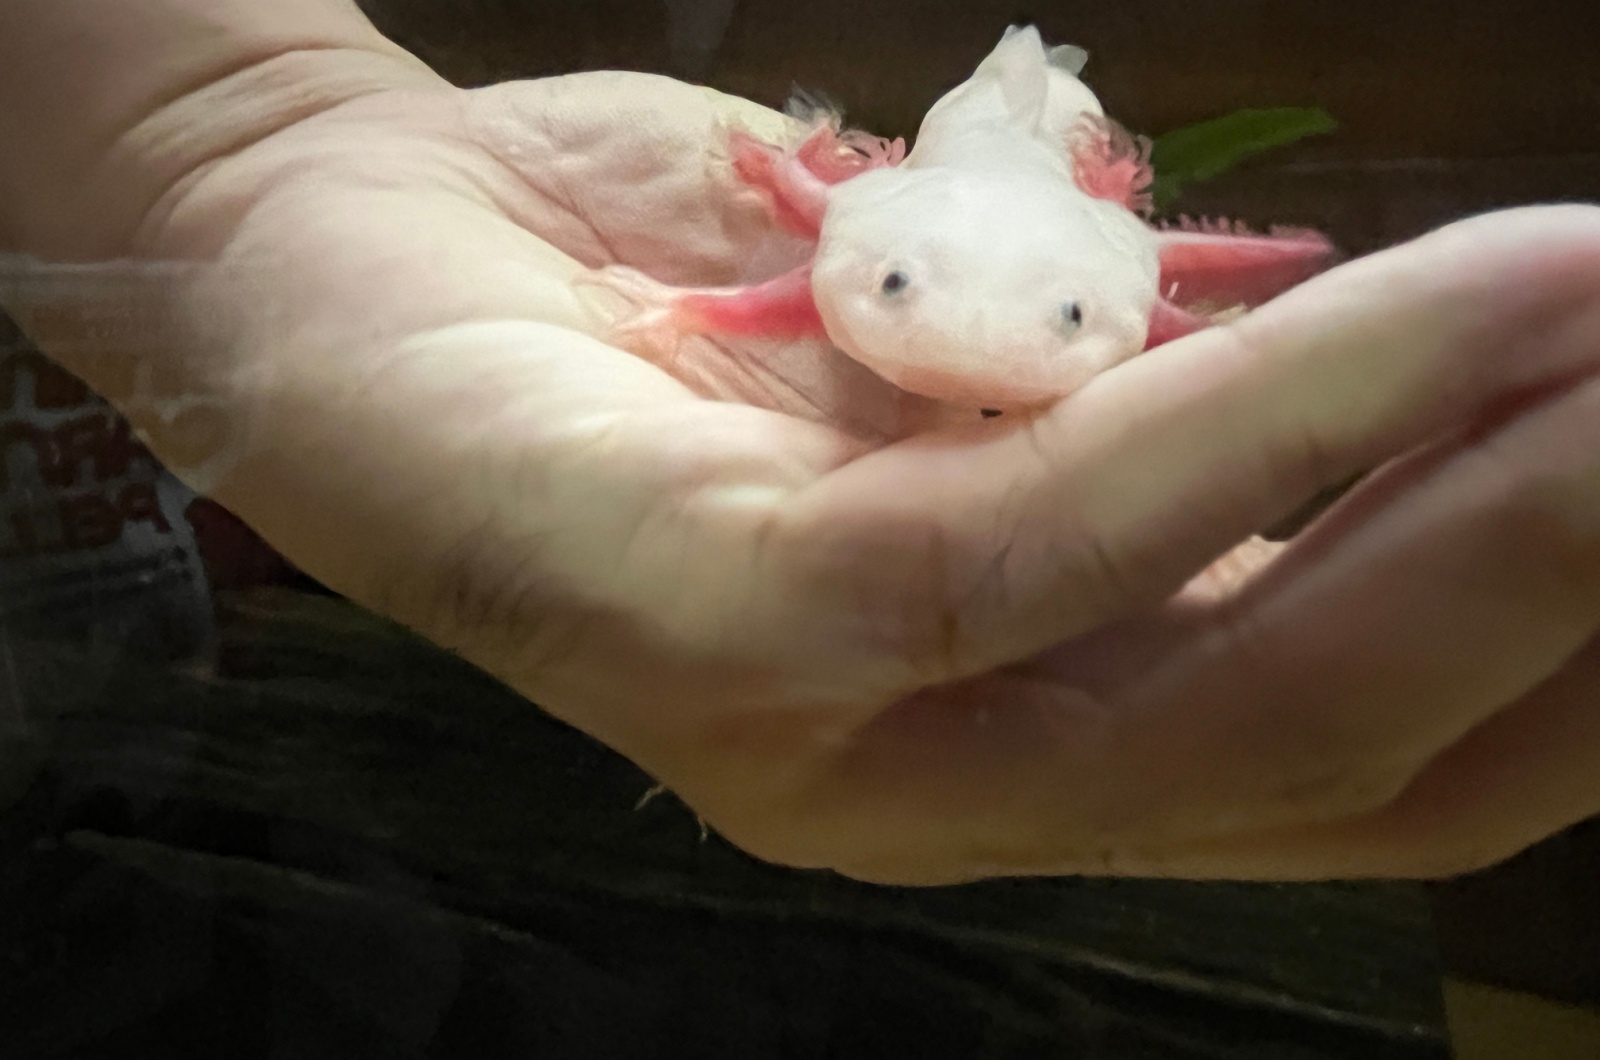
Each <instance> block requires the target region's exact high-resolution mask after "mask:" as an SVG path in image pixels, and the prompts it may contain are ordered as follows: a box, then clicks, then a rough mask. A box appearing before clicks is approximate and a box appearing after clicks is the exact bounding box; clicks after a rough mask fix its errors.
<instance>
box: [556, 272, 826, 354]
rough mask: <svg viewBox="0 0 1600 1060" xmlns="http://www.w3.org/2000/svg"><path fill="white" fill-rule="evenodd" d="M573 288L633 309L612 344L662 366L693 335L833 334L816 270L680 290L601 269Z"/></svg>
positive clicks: (614, 330)
mask: <svg viewBox="0 0 1600 1060" xmlns="http://www.w3.org/2000/svg"><path fill="white" fill-rule="evenodd" d="M573 283H574V286H575V287H577V288H578V290H579V292H580V297H582V293H583V292H584V291H585V290H586V289H587V290H588V291H598V292H604V293H607V294H610V295H613V296H616V297H618V298H620V299H621V300H622V301H623V303H624V304H625V305H626V306H627V307H628V308H627V309H625V310H623V311H622V312H621V313H620V315H616V316H615V317H614V322H613V323H612V324H611V326H610V328H609V329H608V332H607V334H606V335H605V338H606V339H607V341H609V342H611V343H612V344H614V345H616V346H619V347H621V348H622V349H625V350H627V351H628V352H629V353H632V354H635V355H636V356H639V357H643V358H645V359H646V360H648V361H650V362H651V363H653V364H656V365H660V366H666V365H669V364H670V363H671V362H672V360H673V358H674V357H675V356H676V354H677V351H678V344H679V343H680V342H681V341H682V340H683V339H684V338H685V337H687V336H690V335H703V336H707V337H719V338H733V337H739V336H742V337H746V338H761V339H800V338H808V337H814V336H823V335H825V334H826V333H825V331H824V329H823V325H822V318H821V317H820V316H819V315H818V314H817V307H816V303H815V302H814V301H813V300H812V296H811V267H810V265H809V264H808V265H804V266H801V267H800V268H797V269H794V270H792V271H790V272H786V273H784V274H782V275H781V276H776V277H774V278H772V279H770V280H766V281H764V282H761V283H755V284H749V285H746V286H742V287H673V286H671V285H670V284H665V283H662V282H660V281H659V280H655V279H652V278H651V277H649V276H646V275H645V274H644V273H642V272H640V271H638V270H637V269H631V268H628V267H626V266H622V265H608V266H605V267H604V268H600V269H596V270H594V271H592V272H589V273H587V274H583V275H580V276H579V277H578V278H577V279H575V280H574V281H573ZM601 312H605V311H604V310H603V309H602V310H601Z"/></svg>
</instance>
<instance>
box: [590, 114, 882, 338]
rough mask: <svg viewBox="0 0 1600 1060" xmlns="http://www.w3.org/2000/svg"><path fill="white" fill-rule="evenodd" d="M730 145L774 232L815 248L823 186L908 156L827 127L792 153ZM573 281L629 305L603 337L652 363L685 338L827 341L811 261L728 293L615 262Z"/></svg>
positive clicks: (743, 140) (742, 139) (748, 142)
mask: <svg viewBox="0 0 1600 1060" xmlns="http://www.w3.org/2000/svg"><path fill="white" fill-rule="evenodd" d="M729 148H730V155H731V158H732V162H733V166H732V168H733V172H734V174H735V175H736V176H737V177H738V179H739V180H740V181H741V182H742V183H743V184H744V185H746V186H747V187H749V188H752V189H754V190H755V191H757V192H759V193H760V194H761V195H762V197H763V198H764V199H765V201H766V203H767V207H768V209H769V211H770V212H771V214H772V217H773V220H774V221H775V222H776V224H777V225H778V227H780V228H782V229H784V230H785V231H787V232H790V233H791V234H794V235H798V236H800V237H802V238H805V239H807V240H810V241H812V242H813V243H814V242H815V241H816V239H817V238H818V235H819V234H820V232H821V228H822V217H823V214H824V213H825V212H826V210H827V200H828V189H829V187H831V186H832V185H834V184H837V183H839V182H841V181H844V180H848V179H849V178H850V177H852V176H855V175H857V174H859V173H863V172H866V171H867V170H869V169H875V168H877V167H879V166H884V165H898V164H899V162H900V160H901V159H902V158H904V156H905V144H904V142H903V141H901V140H896V141H894V142H892V143H890V142H887V141H883V140H880V139H878V138H876V137H871V136H868V135H866V134H863V133H857V132H848V131H847V132H840V131H839V130H838V129H837V127H836V126H835V125H834V124H832V123H831V122H825V123H823V124H821V125H820V126H819V127H818V128H817V129H815V130H814V131H813V132H812V133H811V134H810V135H809V136H807V137H806V138H805V139H804V140H803V141H801V143H800V144H799V145H798V146H797V147H794V148H792V149H789V150H785V149H783V148H780V147H777V146H775V145H772V144H768V143H765V142H763V141H761V140H758V139H757V138H755V137H753V136H750V135H749V134H747V133H743V132H733V133H731V134H730V135H729ZM579 283H580V284H582V285H585V286H589V287H594V288H600V289H604V290H607V291H610V292H611V293H613V294H615V295H618V296H620V297H621V298H623V299H624V300H625V301H626V302H627V303H628V304H629V305H630V307H631V311H630V312H629V313H627V314H626V315H624V316H623V317H622V318H621V319H620V320H618V321H617V322H616V324H615V325H613V327H612V329H611V336H610V337H611V339H612V340H613V341H614V342H616V343H618V344H619V345H621V346H623V347H624V348H625V349H628V350H630V351H631V352H633V353H635V354H638V355H639V356H642V357H646V358H648V359H650V360H652V361H654V362H655V363H658V364H666V363H670V362H671V360H672V358H673V355H674V354H675V353H676V351H677V348H678V343H679V342H680V341H681V340H682V339H683V338H684V337H685V336H688V335H718V336H726V337H737V336H743V337H750V338H769V339H801V338H811V337H825V336H826V331H825V329H824V327H823V324H822V318H821V316H820V315H819V314H818V312H817V307H816V302H815V300H814V299H813V297H812V292H811V264H810V263H809V262H807V263H806V264H805V265H802V266H799V267H797V268H795V269H793V270H791V271H789V272H786V273H783V274H782V275H780V276H776V277H773V278H772V279H768V280H764V281H762V282H760V283H753V284H746V285H738V286H729V287H674V286H672V285H669V284H665V283H661V282H660V281H658V280H655V279H653V278H651V277H649V276H647V275H646V274H644V273H642V272H640V271H639V270H637V269H631V268H628V267H626V266H621V265H611V266H607V267H605V268H602V269H598V270H596V271H594V272H593V273H590V274H589V275H587V276H585V277H582V278H581V279H580V280H579Z"/></svg>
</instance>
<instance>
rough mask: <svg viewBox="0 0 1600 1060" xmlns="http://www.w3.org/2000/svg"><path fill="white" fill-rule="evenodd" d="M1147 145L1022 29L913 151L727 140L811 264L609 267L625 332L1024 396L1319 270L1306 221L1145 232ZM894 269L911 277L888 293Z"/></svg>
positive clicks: (820, 133) (917, 383)
mask: <svg viewBox="0 0 1600 1060" xmlns="http://www.w3.org/2000/svg"><path fill="white" fill-rule="evenodd" d="M1148 146H1149V145H1148V142H1145V141H1141V140H1136V139H1134V138H1132V137H1130V136H1128V135H1127V134H1126V133H1124V132H1122V131H1121V130H1120V129H1119V128H1118V127H1117V126H1116V125H1115V124H1114V123H1112V122H1110V121H1108V120H1106V119H1105V116H1104V113H1103V111H1102V110H1101V108H1100V104H1099V102H1098V100H1096V99H1095V97H1094V95H1093V94H1092V93H1091V92H1090V91H1089V90H1088V89H1087V88H1086V87H1085V86H1084V85H1083V83H1082V82H1081V81H1079V80H1078V79H1077V77H1076V73H1075V70H1073V69H1072V68H1070V67H1066V68H1064V67H1063V66H1062V65H1060V63H1059V62H1058V61H1056V60H1055V59H1054V57H1053V56H1052V54H1051V53H1050V52H1049V51H1047V50H1046V49H1045V47H1044V46H1043V43H1042V41H1041V40H1040V39H1039V36H1038V33H1037V31H1036V30H1033V29H1031V28H1028V29H1023V30H1019V31H1014V32H1010V33H1008V34H1007V36H1006V37H1005V39H1004V40H1002V41H1001V43H1000V45H999V46H998V47H997V48H996V49H995V50H994V51H993V52H992V53H991V54H990V56H989V57H988V58H987V59H985V61H984V63H983V64H981V65H980V67H979V68H978V70H977V72H975V74H974V75H973V77H972V78H971V79H970V80H969V81H967V82H966V83H964V84H963V85H961V86H959V87H958V88H956V89H955V90H953V91H952V92H950V93H949V94H947V95H946V96H945V97H944V98H942V99H941V100H940V101H939V102H938V103H937V104H935V106H934V107H933V108H932V109H931V110H930V111H929V114H928V116H927V118H926V119H925V120H924V122H923V125H922V128H921V129H920V130H919V132H918V137H917V146H916V148H915V150H913V151H912V152H911V153H910V155H909V156H907V155H906V154H905V149H904V145H903V143H901V142H900V141H896V142H894V143H893V144H890V143H886V142H884V141H881V140H877V139H875V138H872V137H867V136H865V135H863V134H859V133H842V134H841V133H840V132H838V131H837V129H836V127H835V126H834V125H833V124H832V123H823V124H821V125H819V126H818V127H816V128H815V129H813V131H812V132H811V133H810V134H809V135H807V136H806V137H805V138H804V139H803V140H802V141H801V142H800V143H799V145H798V146H796V147H793V148H790V149H784V148H781V147H778V146H775V145H772V144H768V143H765V142H763V141H760V140H758V139H755V138H754V137H751V136H748V135H745V134H741V133H735V134H734V135H733V136H732V138H731V140H730V148H731V156H732V159H733V165H734V169H735V172H736V173H737V174H738V175H739V177H740V179H741V180H743V181H744V182H745V183H746V184H747V185H748V186H750V187H751V188H754V189H756V190H757V191H759V192H760V193H761V194H762V195H763V197H764V198H765V200H766V201H767V203H768V205H769V207H770V210H771V213H772V216H773V218H774V220H775V221H776V222H777V224H778V225H779V226H780V227H781V228H782V229H784V230H785V231H786V232H788V233H791V234H793V235H797V236H800V237H802V238H804V239H806V240H808V241H810V242H811V244H812V246H813V253H812V258H811V260H810V261H807V262H806V263H804V264H803V265H800V266H798V267H796V268H794V269H792V270H791V271H789V272H787V273H784V274H782V275H780V276H777V277H775V278H773V279H771V280H767V281H763V282H758V283H753V284H749V285H743V286H732V287H724V288H717V289H702V290H691V289H681V288H672V287H667V286H664V285H654V284H650V283H648V282H647V281H645V280H643V278H642V277H639V276H629V275H626V270H613V271H612V275H611V276H610V277H609V280H610V282H611V283H612V284H613V285H614V286H616V287H617V288H619V289H625V290H626V291H627V293H629V294H630V295H631V296H632V297H633V299H634V301H635V302H636V303H639V304H640V313H639V315H638V316H636V317H635V319H634V320H633V321H632V322H630V323H629V324H626V325H625V326H624V328H623V329H621V331H622V334H623V336H624V339H625V338H626V335H627V333H628V331H629V329H630V328H631V329H632V332H633V334H634V335H635V336H636V337H638V338H639V339H640V340H641V341H638V342H634V343H631V345H632V346H633V347H635V348H636V349H638V352H640V353H642V354H644V355H646V356H650V357H652V358H653V359H658V360H661V359H667V358H670V356H671V355H672V353H673V351H674V350H675V349H676V342H677V339H678V338H679V337H681V336H683V335H689V334H699V335H717V336H724V337H734V336H743V337H753V338H771V339H797V338H805V337H820V338H825V339H827V340H828V341H829V342H831V343H832V344H833V345H835V346H837V347H838V348H839V349H841V350H843V351H844V352H845V353H846V354H848V355H849V356H851V357H853V358H854V359H855V360H857V361H859V362H861V363H862V364H864V365H866V366H867V367H868V368H870V369H872V370H873V371H874V372H876V373H877V374H878V375H879V376H881V377H883V378H884V379H886V380H888V381H889V382H891V383H893V384H895V385H896V386H898V387H900V388H901V389H903V390H906V391H909V392H911V393H913V394H918V395H922V396H924V397H928V398H933V399H936V400H939V401H942V402H949V403H952V404H956V405H964V406H983V407H988V408H1022V407H1029V406H1039V405H1043V404H1048V403H1050V402H1052V401H1055V400H1058V399H1060V398H1063V397H1065V396H1067V395H1069V394H1071V393H1072V392H1074V391H1076V390H1077V389H1079V388H1080V387H1081V386H1083V384H1084V383H1086V382H1087V381H1088V380H1089V379H1091V378H1093V377H1094V376H1095V375H1098V374H1099V373H1101V372H1103V371H1105V370H1107V369H1109V368H1111V367H1113V366H1115V365H1116V364H1119V363H1121V362H1122V361H1125V360H1127V359H1128V358H1130V357H1132V356H1134V355H1136V354H1137V353H1139V352H1141V351H1142V350H1145V349H1149V348H1151V347H1154V346H1158V345H1161V344H1163V343H1165V342H1169V341H1171V340H1173V339H1176V338H1179V337H1182V336H1184V335H1187V334H1191V333H1193V332H1195V331H1198V330H1200V329H1202V328H1204V327H1207V326H1209V325H1210V324H1211V319H1210V316H1209V313H1211V312H1215V311H1217V310H1226V309H1232V308H1236V307H1241V306H1242V307H1246V308H1253V307H1254V306H1256V305H1259V304H1261V303H1262V302H1264V301H1267V300H1268V299H1270V298H1272V297H1273V296H1275V295H1276V294H1278V293H1280V292H1282V291H1284V290H1286V289H1288V288H1289V287H1292V286H1294V285H1295V284H1297V283H1299V282H1301V281H1303V280H1305V279H1308V278H1310V277H1311V276H1312V275H1314V274H1316V273H1317V272H1319V271H1321V270H1322V269H1323V268H1325V267H1326V266H1327V265H1328V264H1329V263H1330V262H1331V260H1332V257H1333V253H1332V247H1331V245H1330V243H1329V242H1328V240H1327V239H1325V238H1324V237H1322V236H1321V235H1320V234H1317V233H1314V232H1309V231H1292V232H1274V233H1272V234H1269V235H1259V234H1254V233H1249V232H1245V231H1243V230H1241V229H1239V228H1237V227H1236V226H1231V225H1225V224H1212V225H1199V226H1197V225H1194V224H1191V223H1188V222H1187V221H1186V222H1184V223H1181V224H1180V225H1179V226H1178V227H1176V228H1172V229H1157V228H1153V227H1152V226H1150V225H1149V224H1148V223H1147V222H1145V221H1144V220H1143V215H1144V214H1146V213H1147V212H1148V206H1149V200H1148V196H1147V195H1146V194H1145V192H1144V189H1145V187H1147V186H1148V183H1149V180H1150V177H1151V173H1150V169H1149V165H1148V162H1147V157H1148ZM892 272H894V273H899V274H900V275H901V276H902V277H906V278H908V280H909V282H908V284H907V286H906V288H905V289H904V290H895V291H894V292H893V293H892V294H886V293H885V290H884V287H883V284H884V281H885V279H886V278H887V277H888V275H889V274H890V273H892ZM617 273H622V275H618V274H617ZM602 282H605V281H604V280H602ZM1068 307H1077V312H1073V313H1072V314H1071V316H1067V313H1068Z"/></svg>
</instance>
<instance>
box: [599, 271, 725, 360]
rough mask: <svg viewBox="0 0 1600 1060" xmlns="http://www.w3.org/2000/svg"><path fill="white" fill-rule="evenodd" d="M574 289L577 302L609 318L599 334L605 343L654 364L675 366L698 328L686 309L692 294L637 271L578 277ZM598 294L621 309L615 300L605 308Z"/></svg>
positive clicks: (602, 316) (603, 272) (607, 272)
mask: <svg viewBox="0 0 1600 1060" xmlns="http://www.w3.org/2000/svg"><path fill="white" fill-rule="evenodd" d="M573 286H574V287H575V288H576V289H577V293H578V296H579V298H581V299H583V300H584V301H586V302H588V303H589V304H590V306H591V307H593V308H594V309H595V310H596V312H597V313H598V314H600V316H601V318H602V319H609V321H610V323H609V324H608V325H607V327H606V330H605V333H604V334H603V335H602V336H601V337H602V338H603V339H605V341H607V342H609V343H611V344H612V345H614V346H617V347H619V348H621V349H624V350H627V351H628V352H629V353H632V354H634V355H635V356H638V357H643V358H644V359H645V360H647V361H649V362H651V363H652V364H656V365H660V366H663V367H665V366H667V365H669V364H671V363H672V361H673V359H674V358H675V357H676V356H677V353H678V346H679V343H681V342H682V340H683V338H684V336H685V335H689V334H693V333H695V332H696V331H697V330H699V328H698V322H697V321H696V320H695V319H694V316H693V314H692V313H687V312H685V311H684V307H685V298H686V296H687V295H688V293H689V290H688V289H685V288H681V287H673V286H671V285H669V284H665V283H662V282H661V281H659V280H655V279H652V278H651V277H649V276H647V275H645V274H644V273H642V272H640V271H639V270H638V269H631V268H628V267H627V266H624V265H607V266H605V267H603V268H600V269H593V270H591V271H589V272H587V273H581V274H579V275H578V276H577V277H575V278H574V280H573ZM594 295H601V296H602V297H603V296H606V295H609V296H611V299H612V300H615V301H620V302H621V303H622V305H621V307H618V306H617V305H616V304H615V301H613V303H612V304H611V305H609V306H607V305H601V304H600V299H596V298H594V297H593V296H594Z"/></svg>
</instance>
